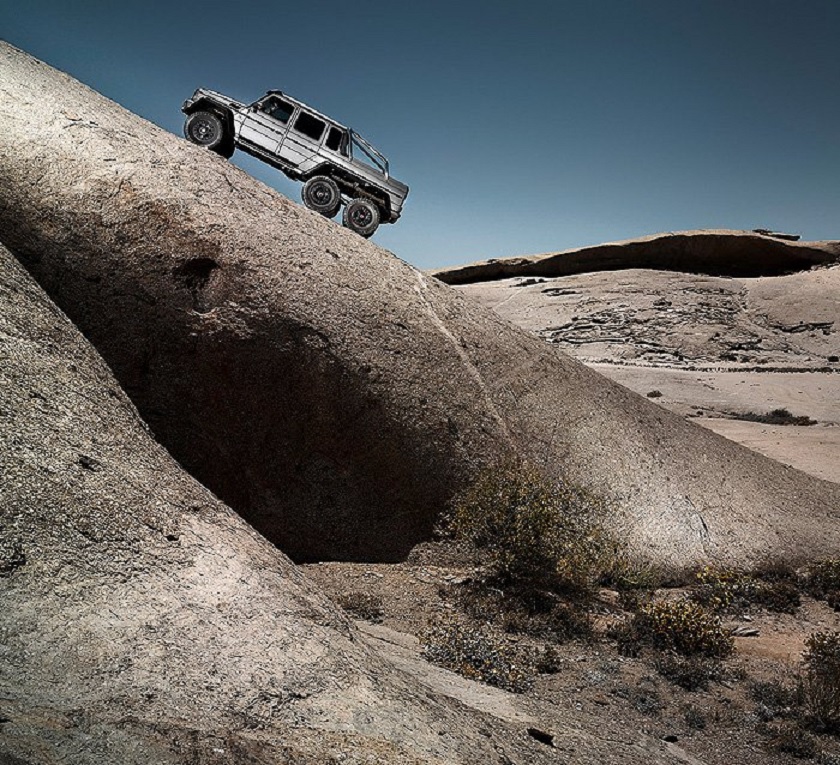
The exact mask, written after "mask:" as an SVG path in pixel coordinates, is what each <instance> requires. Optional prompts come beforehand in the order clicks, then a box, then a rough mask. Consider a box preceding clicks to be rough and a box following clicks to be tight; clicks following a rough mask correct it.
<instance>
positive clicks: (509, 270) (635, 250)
mask: <svg viewBox="0 0 840 765" xmlns="http://www.w3.org/2000/svg"><path fill="white" fill-rule="evenodd" d="M785 236H786V235H785ZM838 259H840V242H797V241H790V240H789V239H787V238H779V236H773V235H770V234H761V233H758V232H755V231H726V230H721V231H714V230H706V231H681V232H678V233H667V234H656V235H654V236H645V237H641V238H639V239H628V240H627V241H624V242H610V243H608V244H599V245H595V246H593V247H583V248H580V249H576V250H565V251H563V252H556V253H548V254H545V255H530V256H525V257H515V258H500V259H496V260H486V261H481V262H478V263H470V264H469V265H465V266H457V267H455V268H444V269H440V270H438V271H436V272H435V276H436V277H437V278H438V279H440V280H441V281H444V282H446V283H447V284H472V283H475V282H483V281H492V280H495V279H507V278H510V277H514V276H544V277H554V276H570V275H572V274H582V273H586V272H589V271H618V270H623V269H628V268H649V269H656V270H661V271H678V272H681V273H686V274H704V275H706V276H740V277H759V276H778V275H780V274H788V273H793V272H794V271H801V270H802V269H805V268H809V267H810V266H814V265H821V264H827V263H836V262H837V261H838Z"/></svg>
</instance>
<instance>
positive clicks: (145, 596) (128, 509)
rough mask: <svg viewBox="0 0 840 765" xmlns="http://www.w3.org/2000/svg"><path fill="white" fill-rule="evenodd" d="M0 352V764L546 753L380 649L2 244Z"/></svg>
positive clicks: (247, 764)
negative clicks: (168, 445) (200, 472)
mask: <svg viewBox="0 0 840 765" xmlns="http://www.w3.org/2000/svg"><path fill="white" fill-rule="evenodd" d="M0 357H2V360H3V361H2V364H0V476H2V480H0V597H2V602H3V611H2V614H0V659H1V660H0V719H2V735H0V762H3V763H14V765H54V764H57V763H66V764H67V765H71V764H72V765H114V764H115V763H119V765H140V764H141V763H142V764H144V765H152V764H154V765H175V763H178V764H180V765H187V763H189V764H190V765H203V764H204V763H213V765H256V764H257V763H260V764H263V765H268V763H293V764H294V765H324V763H330V762H339V761H340V762H343V763H348V764H349V763H379V764H380V765H390V764H391V763H410V764H413V765H421V764H422V765H425V763H429V762H431V763H438V764H439V765H442V763H464V764H466V763H476V764H477V763H486V762H494V761H496V759H497V758H498V756H499V754H498V753H499V752H504V753H505V754H506V755H507V756H508V757H510V758H511V760H512V761H514V762H516V763H519V764H521V765H525V763H531V762H540V763H541V762H545V761H546V760H544V759H542V753H541V751H540V749H541V747H542V745H541V744H538V743H536V742H534V741H533V740H532V739H529V738H528V736H527V735H526V734H525V732H524V730H523V729H522V726H517V727H514V726H511V725H508V724H506V723H505V722H504V721H502V720H496V719H493V718H490V717H488V716H487V715H476V714H474V713H472V712H471V711H470V710H468V709H466V708H465V707H464V706H463V705H461V704H457V703H452V702H448V701H447V700H445V699H444V698H442V697H438V698H435V697H434V696H433V695H432V694H431V693H430V692H429V690H428V689H427V688H422V689H421V688H420V687H419V686H417V685H416V684H415V683H413V682H412V681H410V680H409V679H408V678H406V677H405V676H403V675H402V674H401V673H400V672H398V671H397V670H395V669H394V668H393V667H392V666H390V664H388V663H386V662H384V661H382V660H381V659H379V658H378V657H377V655H376V654H375V653H374V652H373V651H372V650H371V649H369V648H368V647H367V645H366V643H365V640H364V639H363V638H362V636H361V635H359V633H358V632H356V630H355V629H354V628H353V627H352V626H351V625H350V624H349V623H348V622H347V621H346V619H345V618H344V616H343V615H342V614H341V613H340V612H339V611H338V610H337V609H335V608H334V607H333V606H332V604H330V603H329V602H328V601H327V600H326V599H325V598H323V597H322V596H321V595H319V594H318V593H317V592H316V590H315V588H314V587H313V586H312V585H311V584H310V582H309V581H308V580H306V579H305V578H304V577H303V576H302V575H301V574H300V573H299V571H298V569H297V568H296V567H295V566H294V565H293V564H292V563H291V562H290V561H289V560H288V558H286V557H285V556H284V555H283V554H282V553H280V552H278V551H277V550H276V549H275V548H274V547H272V546H271V545H270V544H269V543H267V542H266V541H265V540H264V539H262V538H260V537H259V536H258V535H257V534H256V533H255V532H254V531H253V530H252V529H250V528H249V527H248V525H247V524H246V523H245V522H244V521H242V520H241V519H240V518H239V517H238V516H237V515H236V514H235V513H233V512H232V511H231V510H230V509H228V508H227V507H225V506H224V505H222V503H221V502H219V501H218V500H217V499H216V498H215V497H213V496H212V495H211V494H210V492H208V491H207V490H206V489H205V488H204V487H202V486H201V485H199V484H198V483H197V482H196V481H194V480H193V479H192V478H190V477H189V476H187V475H186V474H185V473H184V472H183V470H181V468H180V467H179V466H178V465H177V464H176V463H175V462H174V461H173V460H172V459H171V457H170V456H169V455H168V454H166V452H165V451H164V450H163V449H162V448H160V447H159V446H158V445H157V444H155V443H154V441H153V440H152V439H151V437H150V435H149V433H148V432H147V430H146V428H145V426H144V425H143V423H142V422H141V421H140V419H139V417H138V416H137V412H136V410H135V409H134V407H133V406H132V405H131V403H130V402H129V401H128V399H127V398H126V397H125V395H124V394H123V392H122V391H121V390H120V389H119V386H118V385H117V382H116V380H114V378H113V377H112V375H111V373H110V371H109V370H108V369H107V367H106V366H105V364H104V363H103V362H102V360H101V358H99V356H98V355H97V354H96V353H95V352H94V351H93V349H92V348H91V347H90V345H89V344H88V343H87V342H86V341H85V340H84V338H83V337H82V336H81V335H80V334H79V332H78V331H77V330H76V329H75V327H73V326H72V324H71V323H70V322H69V321H68V320H67V318H66V317H65V316H64V315H62V314H61V312H60V311H58V310H57V309H56V308H55V306H54V305H53V304H52V303H51V302H50V301H49V300H48V298H47V297H46V295H44V293H43V292H42V291H41V290H40V288H39V287H38V286H37V285H36V284H35V283H34V282H33V281H32V280H31V278H30V277H29V275H28V274H26V272H25V271H24V270H23V269H22V268H21V267H20V265H19V264H18V263H17V262H16V261H15V260H14V258H13V257H12V256H11V255H10V254H9V252H8V251H7V250H5V249H4V248H2V247H0ZM488 728H489V729H491V730H492V731H493V733H492V734H490V733H488V732H487V730H486V729H488ZM479 730H482V731H483V733H480V732H479ZM576 736H577V737H578V739H579V741H580V742H581V744H582V750H583V754H584V755H585V757H586V758H588V759H587V760H586V761H587V762H593V763H597V762H602V761H604V758H605V756H606V754H607V753H608V752H609V751H610V748H611V745H609V744H604V743H602V742H599V741H598V740H597V739H596V738H595V737H590V736H587V734H585V733H581V732H579V731H578V732H577V733H576ZM648 747H649V751H647V752H646V753H645V752H644V751H643V750H644V747H642V748H641V749H640V752H639V755H638V759H637V760H636V761H637V762H639V763H643V762H645V759H646V758H647V757H654V759H657V757H658V755H657V750H658V749H661V747H657V745H656V743H655V742H653V741H649V742H648ZM542 748H544V747H542ZM339 757H342V759H337V758H339ZM660 761H661V760H660Z"/></svg>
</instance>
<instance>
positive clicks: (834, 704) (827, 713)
mask: <svg viewBox="0 0 840 765" xmlns="http://www.w3.org/2000/svg"><path fill="white" fill-rule="evenodd" d="M803 661H804V664H805V668H804V674H803V677H802V698H803V702H804V706H805V713H806V715H807V718H808V722H809V723H810V724H811V725H812V726H814V727H815V728H816V729H818V730H821V731H830V732H837V731H840V632H814V633H813V634H811V635H809V636H808V637H807V638H806V640H805V654H804V656H803Z"/></svg>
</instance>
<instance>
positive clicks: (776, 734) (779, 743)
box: [770, 722, 819, 760]
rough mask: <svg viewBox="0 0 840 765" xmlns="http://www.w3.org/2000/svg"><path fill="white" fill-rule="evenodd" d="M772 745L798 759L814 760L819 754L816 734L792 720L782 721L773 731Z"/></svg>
mask: <svg viewBox="0 0 840 765" xmlns="http://www.w3.org/2000/svg"><path fill="white" fill-rule="evenodd" d="M770 746H771V747H773V748H774V749H776V750H777V751H779V752H784V753H785V754H789V755H791V756H793V757H796V758H797V759H798V760H813V759H814V758H815V757H816V756H817V754H819V748H818V746H817V741H816V739H815V738H814V736H812V735H811V734H809V733H807V732H805V731H803V730H802V729H801V728H800V727H799V726H798V725H796V724H795V723H791V722H785V723H782V724H781V725H779V726H778V727H777V728H776V729H775V730H774V731H773V736H772V738H771V739H770Z"/></svg>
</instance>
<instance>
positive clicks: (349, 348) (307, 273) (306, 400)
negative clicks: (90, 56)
mask: <svg viewBox="0 0 840 765" xmlns="http://www.w3.org/2000/svg"><path fill="white" fill-rule="evenodd" d="M0 96H2V97H0V121H1V122H2V124H3V126H4V129H3V130H2V131H0V190H1V191H0V240H2V241H4V242H5V243H6V244H8V245H9V246H10V247H11V248H12V249H13V250H15V252H16V254H17V255H18V256H19V257H20V258H21V260H22V261H23V262H24V263H25V264H26V266H27V267H28V268H29V269H30V270H31V272H32V273H33V274H34V275H35V276H36V278H37V279H38V280H39V281H40V283H41V284H42V285H43V286H44V287H45V289H46V290H47V292H48V293H49V294H50V295H51V297H53V299H54V300H55V301H56V302H57V303H58V304H59V305H60V306H61V307H62V308H63V309H64V310H65V311H66V312H67V313H68V314H69V315H70V316H71V318H72V319H73V321H74V322H76V323H77V324H78V326H79V327H80V328H81V329H82V331H83V332H84V333H85V334H86V336H87V337H88V338H89V339H91V341H92V342H93V343H94V345H95V346H96V347H97V349H98V350H99V351H100V352H101V353H102V354H103V356H104V357H105V359H106V361H107V362H108V363H109V365H110V366H111V368H112V369H113V370H114V372H115V374H116V376H117V378H118V379H119V380H120V382H121V384H122V385H123V386H124V387H125V389H126V391H127V393H128V394H129V395H130V396H131V398H132V400H133V401H134V402H135V403H136V405H137V406H138V408H139V410H140V412H141V414H142V415H143V417H144V419H146V420H147V421H148V422H149V424H150V425H151V427H152V430H153V431H154V433H155V435H156V436H157V437H158V438H159V440H160V441H161V442H162V443H163V444H164V445H165V446H166V447H167V448H169V450H170V451H171V452H172V454H173V455H174V456H175V457H176V458H177V459H178V461H179V462H181V464H183V465H184V466H185V467H187V469H188V470H190V472H192V473H193V475H195V476H196V477H198V478H199V480H201V481H202V482H203V483H204V484H206V485H207V486H209V487H210V488H211V489H213V490H214V491H215V492H216V493H217V494H219V495H220V496H221V497H222V498H223V499H225V500H226V501H227V502H228V503H229V504H230V505H231V506H232V507H234V508H235V509H236V510H237V511H238V512H240V513H241V514H242V515H243V516H244V517H245V518H247V519H248V520H249V521H250V522H251V523H253V524H254V526H255V527H256V528H258V529H259V530H260V531H262V532H263V533H264V534H265V535H266V536H267V537H268V538H269V539H271V540H273V541H275V542H277V543H278V544H279V545H280V546H281V547H282V548H283V549H285V550H286V551H288V552H289V553H290V554H292V555H293V557H296V558H298V559H313V558H319V557H328V556H331V557H343V558H368V559H372V558H378V559H394V558H398V557H400V556H402V555H404V554H405V553H406V551H407V550H408V549H409V548H410V547H411V545H412V544H414V543H415V542H416V541H418V540H419V539H421V538H423V537H424V536H425V535H427V534H428V533H429V530H430V529H431V527H432V524H433V522H434V519H435V517H436V515H437V513H438V512H439V511H440V509H441V508H442V507H443V506H444V505H445V503H446V502H447V500H448V499H449V498H450V497H451V496H452V494H453V492H455V491H457V490H458V489H460V488H462V487H463V486H464V485H465V483H466V482H467V481H469V480H470V478H471V476H472V475H474V472H475V469H476V468H477V466H479V465H481V464H484V463H487V462H488V461H490V460H492V459H493V458H495V457H496V456H497V455H498V454H500V453H502V452H505V451H507V450H510V449H514V450H516V451H519V452H520V453H522V454H523V455H525V456H526V457H528V458H530V459H531V460H533V461H535V462H537V463H539V464H540V465H542V466H543V467H544V469H545V470H546V472H547V473H549V474H551V475H554V476H559V475H567V476H570V477H571V478H572V479H574V480H577V481H580V482H583V483H585V484H587V485H589V486H591V487H592V488H594V489H596V490H600V491H603V492H605V493H607V494H608V495H609V496H610V497H611V498H612V499H613V502H614V507H615V514H616V515H615V524H616V528H618V529H620V532H621V534H622V536H623V538H625V539H626V540H627V542H628V544H629V545H630V547H631V549H633V550H634V551H636V552H638V553H641V554H644V555H647V556H649V557H650V558H653V559H655V560H658V561H661V562H663V563H667V564H673V565H686V564H690V563H694V562H696V561H699V560H706V559H709V558H715V559H719V560H724V561H729V562H733V563H737V564H742V565H746V564H748V563H749V562H750V561H753V560H757V559H763V558H765V557H768V556H772V557H777V556H778V557H785V558H793V559H796V558H800V557H805V556H808V555H821V554H828V553H833V552H834V551H836V549H837V546H838V542H840V528H839V527H838V518H837V515H838V506H840V493H838V487H837V486H834V485H829V484H827V483H825V482H822V481H819V480H816V479H812V478H809V477H807V476H804V475H802V474H800V473H798V472H796V471H794V470H789V469H784V468H780V467H779V466H778V465H777V464H776V463H773V462H772V461H770V460H767V459H763V458H761V457H759V456H758V455H756V454H754V453H751V452H749V451H747V450H744V449H742V448H739V447H737V446H735V445H734V444H732V443H730V442H728V441H726V440H725V439H722V438H719V437H717V436H715V435H714V434H712V433H709V432H707V431H705V430H703V429H701V428H698V427H695V426H693V425H691V424H690V423H686V422H684V421H683V420H682V418H680V417H678V416H675V415H673V414H671V413H669V412H667V411H664V410H662V409H661V408H659V407H656V406H655V405H653V404H650V403H649V402H647V401H645V400H644V399H642V398H640V397H638V396H636V395H635V394H632V393H630V392H628V391H627V390H625V389H623V388H621V387H620V386H618V385H615V384H613V383H610V382H609V381H607V380H606V379H604V378H602V377H600V376H599V375H597V374H595V373H593V372H591V371H590V370H588V369H586V368H585V367H584V366H582V365H581V364H579V363H578V362H576V361H573V360H571V359H570V358H568V357H566V356H563V355H561V354H559V353H557V352H556V351H555V350H554V349H552V348H550V347H548V346H547V345H546V344H545V343H543V342H541V341H540V340H538V339H537V338H534V337H531V336H528V335H527V334H526V333H524V332H522V331H520V330H517V329H516V328H514V327H513V326H511V325H509V324H508V323H507V322H505V321H503V320H501V319H499V318H498V317H496V316H494V315H493V314H492V313H491V312H489V311H487V310H483V309H482V308H481V307H479V306H477V305H476V304H475V303H473V302H472V301H469V300H468V299H466V298H464V297H463V296H460V295H458V294H457V293H456V292H455V291H454V290H452V289H451V288H449V287H447V286H446V285H444V284H442V283H441V282H439V281H437V280H435V279H432V278H429V277H426V276H424V275H422V274H420V273H419V272H417V271H416V270H414V269H412V268H410V267H409V266H408V265H406V264H404V263H402V262H401V261H399V260H398V259H397V258H395V257H394V256H393V255H391V254H390V253H387V252H385V251H383V250H381V249H378V248H377V247H375V246H374V245H372V244H371V243H369V242H366V241H364V240H362V239H360V238H359V237H357V236H355V235H353V234H351V233H350V232H348V231H346V230H343V229H341V228H340V227H338V226H336V225H335V224H333V223H331V222H329V221H326V220H324V219H322V218H319V217H318V216H316V215H314V214H312V213H310V212H308V211H306V210H304V209H302V208H301V207H299V206H297V205H295V204H293V203H291V202H290V201H288V200H287V199H285V198H283V197H282V196H280V195H278V194H276V193H275V192H273V191H271V190H269V189H267V188H266V187H265V186H263V185H261V184H260V183H258V182H257V181H255V180H253V179H251V178H249V177H248V176H247V175H245V174H244V173H243V172H241V171H240V170H238V169H237V168H235V167H232V166H231V165H229V164H228V163H226V162H224V161H223V160H221V159H220V158H218V157H216V156H213V155H211V154H209V153H207V152H206V151H203V150H200V149H198V148H197V147H195V146H192V145H190V144H188V143H186V142H185V141H183V140H181V139H178V138H176V137H175V136H172V135H169V134H167V133H164V132H163V131H161V130H159V129H157V128H155V127H154V126H152V125H150V124H148V123H147V122H145V121H143V120H141V119H139V118H137V117H136V116H134V115H132V114H130V113H128V112H126V111H125V110H123V109H121V108H120V107H119V106H117V105H116V104H114V103H113V102H110V101H108V100H107V99H105V98H103V97H101V96H99V95H98V94H96V93H94V92H92V91H91V90H89V89H87V88H85V87H84V86H82V85H81V84H79V83H78V82H76V81H74V80H72V79H71V78H69V77H67V76H65V75H62V74H61V73H59V72H56V71H55V70H53V69H51V68H49V67H48V66H46V65H44V64H42V63H40V62H37V61H36V60H34V59H32V58H30V57H29V56H27V55H26V54H24V53H22V52H19V51H17V50H15V49H13V48H11V47H9V46H3V47H2V48H0Z"/></svg>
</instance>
